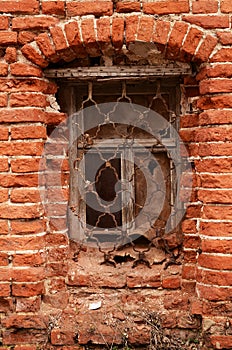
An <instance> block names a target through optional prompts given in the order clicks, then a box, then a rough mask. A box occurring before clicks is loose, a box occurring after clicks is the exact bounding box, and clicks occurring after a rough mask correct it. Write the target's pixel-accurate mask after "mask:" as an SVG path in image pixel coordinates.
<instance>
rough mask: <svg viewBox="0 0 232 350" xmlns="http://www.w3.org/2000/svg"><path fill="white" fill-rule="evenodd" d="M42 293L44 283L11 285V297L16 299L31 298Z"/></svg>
mask: <svg viewBox="0 0 232 350" xmlns="http://www.w3.org/2000/svg"><path fill="white" fill-rule="evenodd" d="M43 293H44V282H38V283H33V284H32V283H13V284H12V295H13V296H18V297H21V296H23V297H32V296H36V295H40V294H43Z"/></svg>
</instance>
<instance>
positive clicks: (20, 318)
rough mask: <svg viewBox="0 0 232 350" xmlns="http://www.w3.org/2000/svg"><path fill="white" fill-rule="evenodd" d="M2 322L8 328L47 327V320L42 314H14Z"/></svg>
mask: <svg viewBox="0 0 232 350" xmlns="http://www.w3.org/2000/svg"><path fill="white" fill-rule="evenodd" d="M2 324H3V325H4V327H6V328H12V327H13V328H34V329H44V328H46V325H45V322H44V321H43V320H42V318H41V316H37V315H18V314H13V315H10V316H8V317H5V318H3V320H2Z"/></svg>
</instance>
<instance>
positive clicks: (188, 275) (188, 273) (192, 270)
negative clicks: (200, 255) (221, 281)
mask: <svg viewBox="0 0 232 350" xmlns="http://www.w3.org/2000/svg"><path fill="white" fill-rule="evenodd" d="M182 278H183V279H185V280H195V279H196V266H187V265H185V266H183V268H182Z"/></svg>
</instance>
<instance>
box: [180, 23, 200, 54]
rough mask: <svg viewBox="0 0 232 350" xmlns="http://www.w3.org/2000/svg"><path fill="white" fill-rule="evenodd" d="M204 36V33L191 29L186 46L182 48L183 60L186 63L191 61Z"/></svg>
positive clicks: (185, 42)
mask: <svg viewBox="0 0 232 350" xmlns="http://www.w3.org/2000/svg"><path fill="white" fill-rule="evenodd" d="M202 36H203V32H202V31H201V30H198V29H196V28H190V30H189V32H188V34H187V37H186V39H185V41H184V44H183V46H182V48H181V58H182V59H184V60H185V61H187V60H191V58H192V56H193V55H194V53H195V51H196V49H197V47H198V44H199V42H200V40H201V38H202Z"/></svg>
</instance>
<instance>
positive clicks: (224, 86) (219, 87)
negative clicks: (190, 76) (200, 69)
mask: <svg viewBox="0 0 232 350" xmlns="http://www.w3.org/2000/svg"><path fill="white" fill-rule="evenodd" d="M219 92H232V83H231V79H209V80H202V81H201V82H200V93H201V95H205V94H214V93H219Z"/></svg>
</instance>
